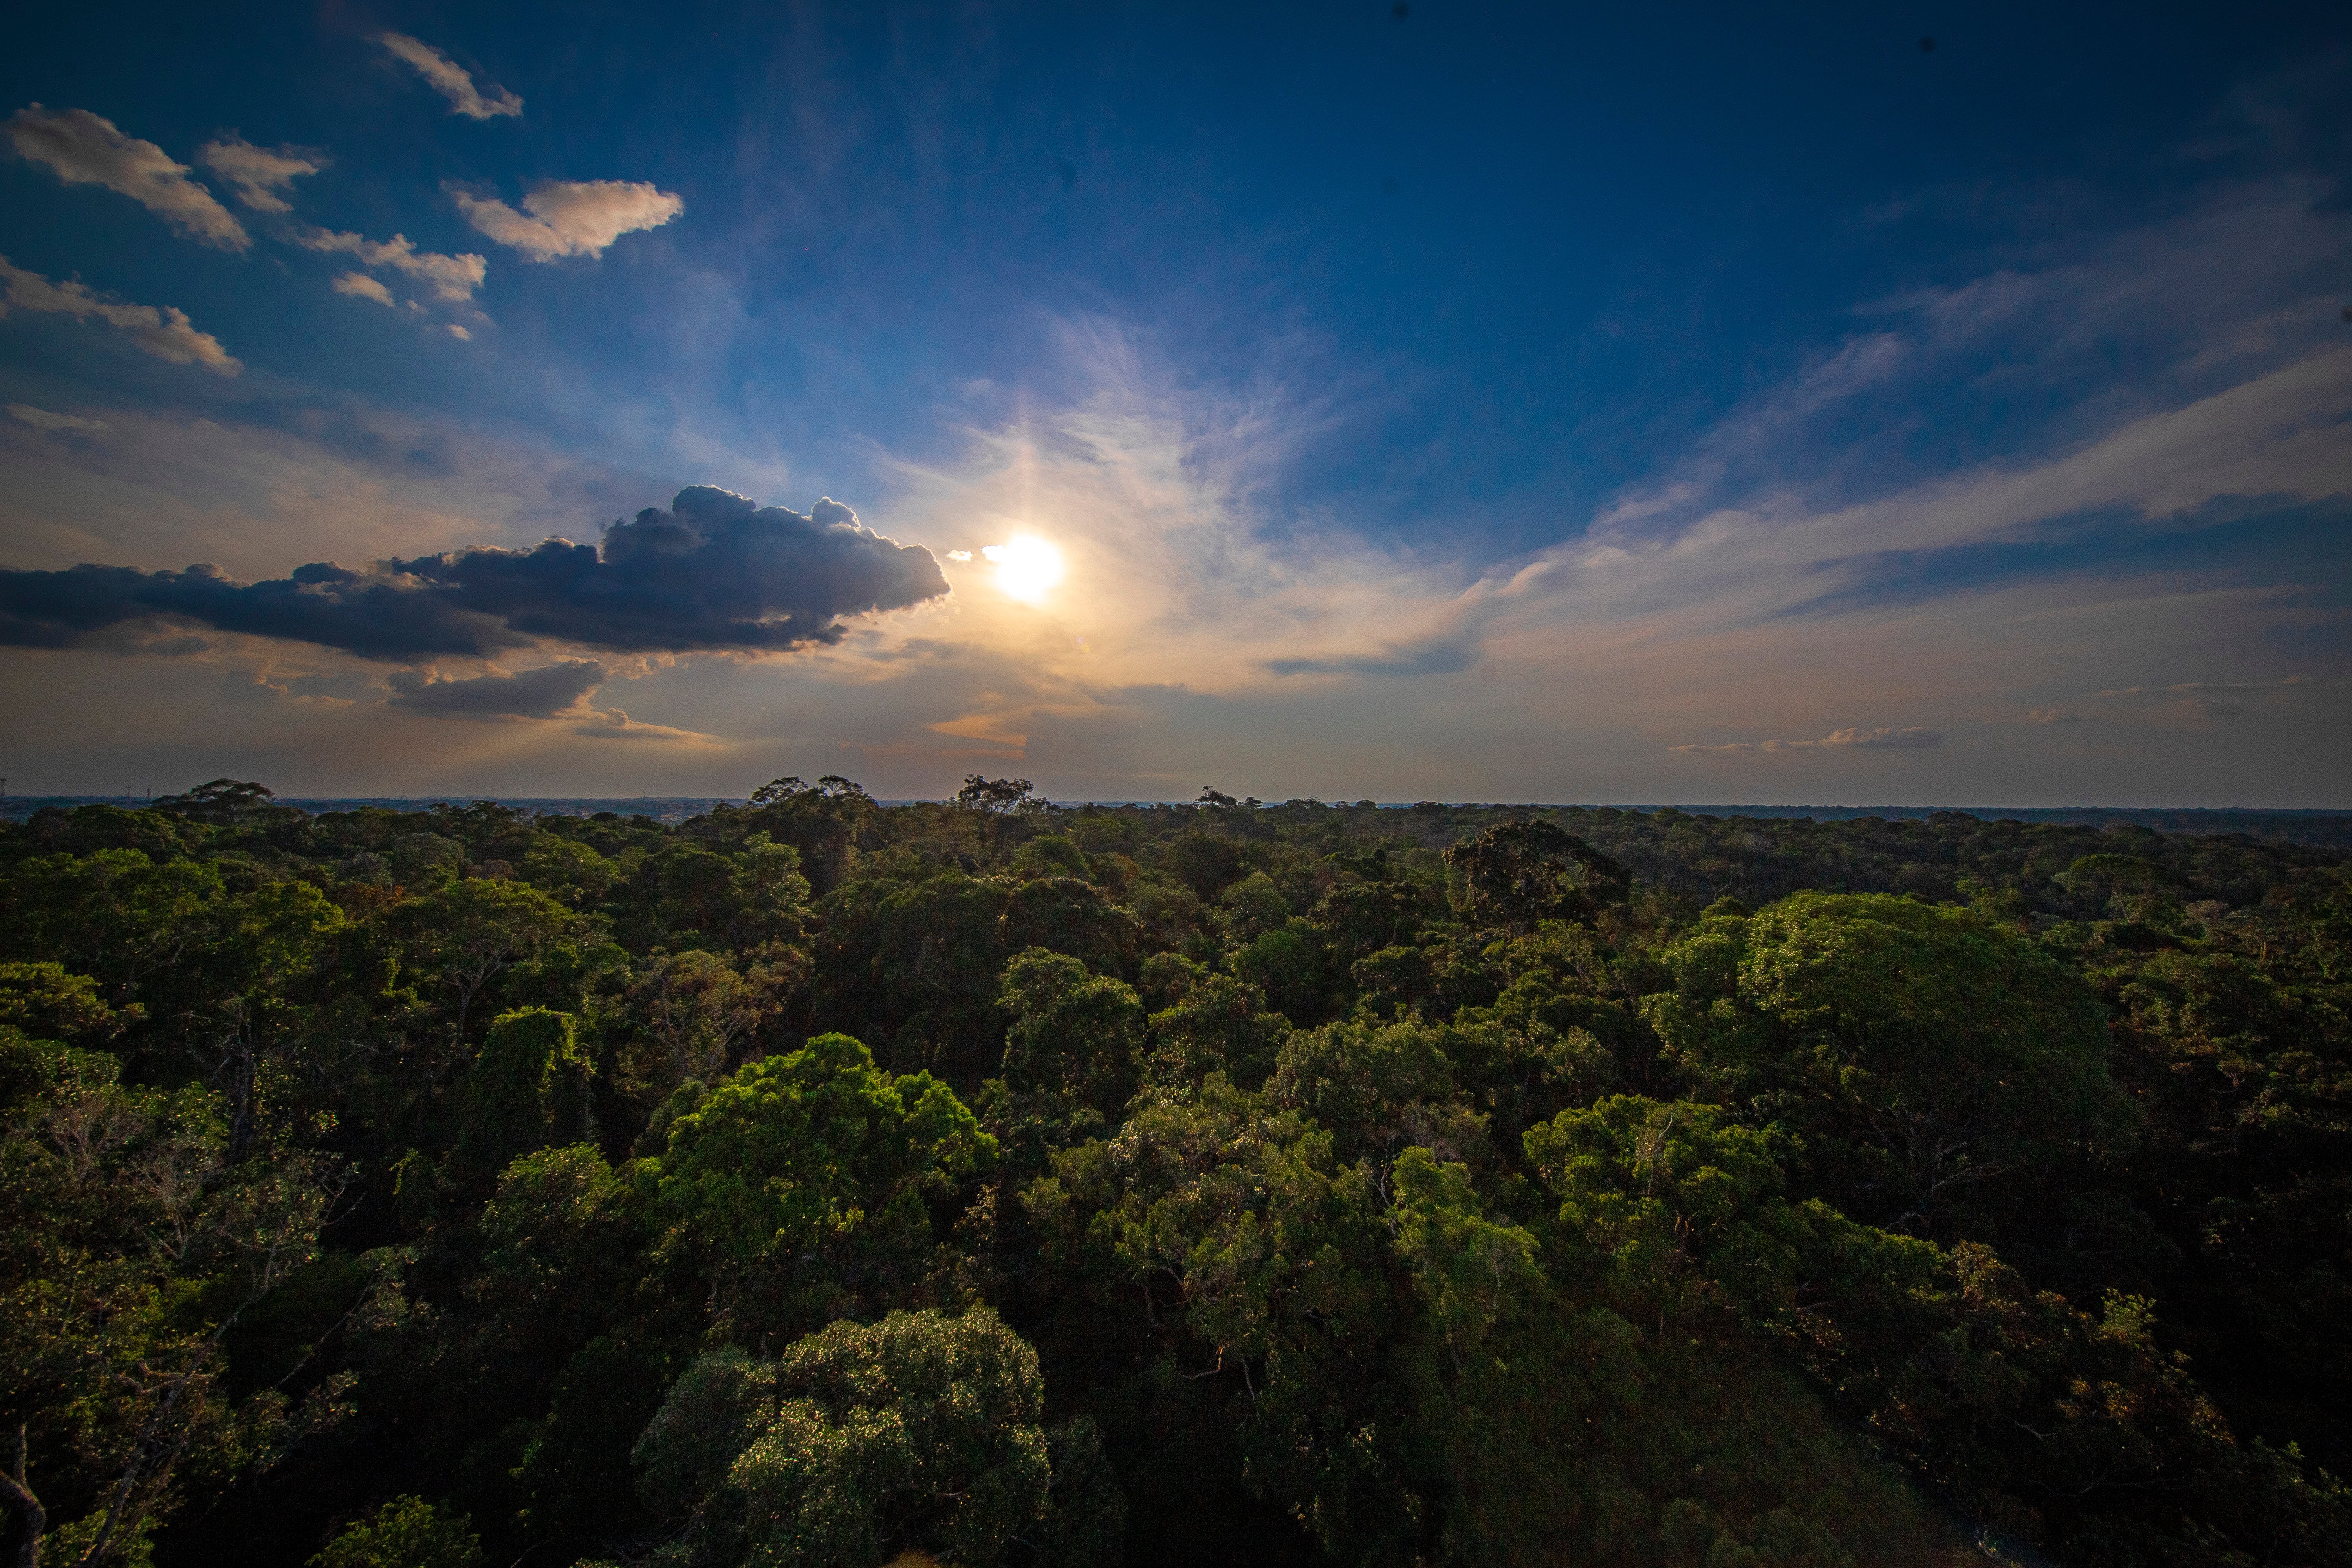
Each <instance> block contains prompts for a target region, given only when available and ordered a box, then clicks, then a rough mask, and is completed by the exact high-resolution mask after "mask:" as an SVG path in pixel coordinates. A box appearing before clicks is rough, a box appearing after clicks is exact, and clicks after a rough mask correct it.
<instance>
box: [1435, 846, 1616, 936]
mask: <svg viewBox="0 0 2352 1568" xmlns="http://www.w3.org/2000/svg"><path fill="white" fill-rule="evenodd" d="M1445 863H1446V864H1447V865H1449V866H1451V867H1453V868H1454V869H1455V870H1456V871H1458V872H1460V873H1461V875H1462V879H1463V882H1464V884H1465V888H1466V889H1467V892H1468V898H1467V900H1466V901H1465V905H1464V908H1463V911H1462V913H1463V918H1464V919H1465V920H1466V921H1469V922H1470V924H1471V925H1473V926H1475V927H1476V928H1477V929H1479V930H1480V931H1496V930H1501V931H1510V932H1511V933H1513V934H1514V935H1517V934H1518V933H1521V932H1524V931H1530V930H1533V929H1534V927H1535V924H1536V922H1537V921H1572V922H1575V923H1577V924H1580V925H1590V924H1591V923H1592V921H1593V919H1594V917H1596V916H1597V915H1599V914H1600V912H1601V910H1604V909H1607V908H1608V907H1609V906H1610V905H1612V904H1622V903H1623V902H1624V901H1625V900H1626V899H1627V897H1628V896H1629V895H1630V894H1631V893H1632V891H1633V873H1631V872H1629V871H1627V870H1626V869H1625V868H1624V867H1622V866H1620V865H1619V864H1618V863H1617V862H1616V861H1614V860H1612V859H1611V858H1609V857H1608V856H1606V855H1603V854H1601V851H1599V850H1598V849H1595V848H1593V847H1592V846H1591V845H1590V844H1587V843H1586V842H1585V841H1584V840H1583V839H1581V838H1579V837H1576V836H1575V835H1574V834H1572V833H1570V832H1568V831H1566V830H1565V829H1563V828H1560V827H1559V826H1555V825H1553V824H1551V823H1549V822H1507V823H1505V824H1503V825H1502V826H1499V827H1490V828H1488V829H1487V830H1486V832H1484V833H1482V834H1480V835H1478V837H1475V838H1471V839H1465V841H1463V842H1462V843H1459V844H1456V845H1454V847H1452V848H1450V849H1448V850H1446V852H1445Z"/></svg>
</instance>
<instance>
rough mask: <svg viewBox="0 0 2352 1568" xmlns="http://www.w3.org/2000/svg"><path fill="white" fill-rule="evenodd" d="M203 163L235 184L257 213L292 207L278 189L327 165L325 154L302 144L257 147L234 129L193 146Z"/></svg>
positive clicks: (238, 195)
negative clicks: (217, 137)
mask: <svg viewBox="0 0 2352 1568" xmlns="http://www.w3.org/2000/svg"><path fill="white" fill-rule="evenodd" d="M196 156H197V157H198V158H200V159H202V160H203V161H204V163H205V167H207V168H209V169H211V170H212V172H213V173H215V174H218V175H219V176H220V177H221V178H222V179H224V180H226V181H227V182H228V183H229V184H232V185H235V186H236V199H237V200H238V201H240V202H243V203H244V204H245V205H247V206H249V207H251V208H252V209H253V210H254V211H255V212H257V213H282V212H290V211H292V210H293V209H292V208H291V207H290V206H289V205H287V202H286V199H285V197H283V196H282V195H279V194H278V193H279V192H281V191H285V190H289V189H290V188H292V186H293V184H294V182H295V181H296V180H298V179H299V178H301V177H302V176H303V175H304V174H317V173H318V172H319V171H320V169H323V168H325V167H326V166H327V159H326V155H325V154H324V153H314V152H311V151H310V150H309V149H307V148H301V147H278V148H269V147H256V146H255V145H253V143H251V142H247V140H245V138H243V137H242V136H238V135H236V133H234V132H231V133H230V134H228V135H226V136H224V137H222V138H221V139H220V140H219V141H217V142H205V144H204V145H203V146H201V147H199V148H197V149H196Z"/></svg>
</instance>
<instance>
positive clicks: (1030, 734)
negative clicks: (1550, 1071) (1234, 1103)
mask: <svg viewBox="0 0 2352 1568" xmlns="http://www.w3.org/2000/svg"><path fill="white" fill-rule="evenodd" d="M0 82H5V90H6V93H7V101H6V102H5V104H0V116H5V117H6V118H5V121H0V132H5V136H0V258H5V259H0V305H5V315H0V464H5V474H6V478H7V481H8V482H7V483H6V484H5V486H0V692H5V702H0V774H5V775H6V776H7V778H8V779H9V781H10V788H11V789H12V790H13V791H16V792H17V793H41V794H67V793H89V794H100V793H103V794H113V793H116V792H119V791H120V790H121V789H122V788H123V787H124V786H125V785H126V784H131V785H132V786H133V787H145V786H148V785H151V784H152V786H153V787H154V788H155V789H156V790H157V791H158V792H159V793H161V792H163V791H164V790H174V789H181V788H184V787H186V786H187V785H189V784H193V783H195V782H197V781H199V780H202V779H205V778H210V777H214V776H217V775H221V774H229V775H233V776H236V777H241V778H253V779H259V780H262V781H264V782H266V783H268V784H270V785H271V786H272V787H273V788H276V789H277V790H278V791H279V792H280V793H281V794H285V795H310V796H322V795H323V796H333V795H442V794H456V795H465V794H479V795H509V796H515V795H566V796H596V795H637V794H654V795H743V794H746V793H748V791H749V790H750V789H751V788H752V787H753V786H754V785H756V784H760V783H761V782H763V781H765V780H767V779H769V778H772V777H774V776H777V775H779V774H784V773H799V774H803V775H804V776H807V777H811V778H814V777H816V776H817V775H819V774H822V773H841V774H845V775H847V776H849V777H852V778H855V779H856V780H857V781H859V782H860V783H861V784H864V785H865V786H866V788H867V789H868V790H870V791H871V792H872V793H874V794H875V795H878V796H884V797H926V798H937V797H940V796H943V795H948V794H950V793H951V792H952V791H953V789H954V787H955V784H956V782H957V781H958V780H959V779H960V778H961V777H962V776H963V775H965V774H967V773H988V774H992V775H994V774H1004V773H1017V774H1019V775H1021V776H1023V777H1025V778H1029V779H1033V780H1034V781H1035V783H1036V785H1037V787H1038V789H1039V792H1040V793H1041V794H1044V795H1048V796H1052V797H1055V798H1059V799H1100V800H1108V799H1153V798H1189V797H1190V796H1191V795H1192V793H1193V791H1194V790H1196V789H1197V788H1198V787H1199V785H1200V784H1201V783H1202V781H1203V780H1213V781H1214V782H1216V783H1217V784H1219V785H1221V786H1222V787H1223V788H1226V789H1229V790H1232V791H1234V792H1235V793H1237V794H1239V793H1247V794H1252V795H1259V796H1262V797H1264V798H1265V799H1268V800H1279V799H1282V798H1285V797H1286V796H1294V795H1315V796H1322V797H1329V798H1347V799H1354V798H1360V797H1371V798H1377V799H1381V800H1412V799H1418V798H1440V799H1451V800H1464V799H1471V800H1547V801H1730V802H1754V803H1759V804H1793V803H1802V802H1815V803H1824V804H1826V803H1874V804H1884V805H1929V804H1962V805H1967V804H1992V805H2044V804H2047V805H2073V804H2102V805H2251V806H2305V807H2309V806H2318V807H2342V806H2347V805H2352V795H2347V787H2346V784H2345V780H2346V779H2347V776H2352V771H2347V764H2352V723H2347V717H2352V637H2347V628H2352V618H2347V617H2352V572H2347V566H2352V431H2347V416H2352V203H2347V189H2346V186H2345V174H2344V171H2345V170H2346V168H2347V152H2352V52H2347V37H2346V29H2345V26H2344V23H2343V13H2342V11H2341V9H2340V8H2336V7H2321V6H2309V5H2252V6H2244V7H2233V8H2231V9H2230V10H2229V11H2228V12H2227V13H2226V14H2224V13H2221V12H2219V11H2216V10H2214V9H2212V8H2210V7H2207V8H2192V7H2176V8H2159V9H2158V10H2155V11H2150V10H2148V9H2147V8H2145V7H2136V8H2133V9H2131V10H2129V11H2126V10H2125V9H2123V8H2122V7H2120V6H2084V7H2074V8H2069V9H2067V10H2065V11H2063V12H2061V13H2058V14H2054V15H2053V13H2051V12H2050V11H2049V10H2048V9H2047V8H2044V7H2034V8H2028V7H2025V6H2022V5H2005V6H1996V7H1986V8H1972V9H1969V10H1965V11H1955V10H1951V9H1948V8H1945V7H1938V6H1915V7H1911V8H1909V9H1907V10H1906V9H1899V8H1898V9H1897V10H1895V11H1888V10H1886V9H1885V8H1883V7H1875V8H1865V7H1860V6H1838V7H1832V8H1818V9H1815V8H1809V9H1806V10H1803V11H1789V12H1774V13H1771V14H1769V15H1768V14H1766V13H1764V12H1760V11H1757V10H1754V9H1752V8H1734V7H1722V8H1719V9H1717V10H1714V11H1712V12H1709V13H1704V14H1696V15H1686V14H1682V13H1675V14H1667V13H1663V12H1660V13H1655V14H1642V15H1635V14H1630V13H1628V14H1611V15H1598V14H1596V15H1590V16H1586V15H1577V14H1573V13H1564V12H1560V11H1558V10H1552V9H1545V10H1538V9H1537V8H1535V7H1523V6H1477V5H1461V4H1447V3H1443V0H1413V3H1412V5H1410V6H1407V5H1391V4H1390V3H1389V0H1377V3H1370V4H1348V5H1293V6H1283V7H1273V8H1267V7H1245V6H1221V5H1220V6H1207V7H1184V8H1167V7H1154V8H1106V7H1079V6H1075V5H1009V6H997V7H988V8H981V9H974V8H970V7H961V6H948V5H933V6H925V5H872V6H814V5H812V6H800V7H795V8H792V9H790V10H778V9H776V8H772V7H752V6H740V5H707V6H698V5H686V6H672V7H664V8H661V9H659V10H658V11H647V10H645V9H642V8H622V7H595V6H592V7H586V8H582V7H566V8H562V9H558V8H555V7H551V6H535V7H533V6H526V7H512V8H501V9H500V10H499V12H498V13H497V14H495V15H492V14H488V13H485V12H482V11H481V10H480V9H479V8H474V7H460V6H446V5H402V6H398V7H395V8H393V9H389V10H384V9H373V10H367V11H364V12H363V11H362V10H361V9H360V8H358V7H355V6H352V5H346V4H342V3H341V0H338V3H336V4H331V5H324V6H296V5H262V6H254V7H246V8H240V9H238V10H237V11H236V13H235V14H234V15H221V16H203V15H198V14H196V13H194V12H191V11H190V10H189V9H188V8H186V7H184V6H178V7H169V8H166V7H162V6H147V7H136V6H134V7H132V8H131V10H130V11H129V12H121V11H109V12H105V13H94V12H93V13H81V12H76V11H71V10H68V9H60V8H52V9H51V10H49V11H47V12H45V13H42V14H40V15H37V16H30V17H28V18H26V19H25V20H23V21H21V22H20V23H19V25H18V27H17V29H16V47H13V48H12V49H11V50H10V51H9V53H8V56H7V58H5V61H0ZM551 540H557V541H562V542H561V543H550V542H548V541H551Z"/></svg>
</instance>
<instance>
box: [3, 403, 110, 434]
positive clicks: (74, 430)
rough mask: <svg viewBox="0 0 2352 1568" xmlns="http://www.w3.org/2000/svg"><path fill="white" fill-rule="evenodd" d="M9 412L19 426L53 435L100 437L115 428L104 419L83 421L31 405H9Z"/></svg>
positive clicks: (69, 415)
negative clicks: (60, 432) (57, 433)
mask: <svg viewBox="0 0 2352 1568" xmlns="http://www.w3.org/2000/svg"><path fill="white" fill-rule="evenodd" d="M7 411H8V416H9V417H10V418H12V419H14V420H16V422H17V423H18V424H21V425H30V426H32V427H33V428H34V429H36V430H42V431H47V432H51V433H56V432H59V431H63V432H66V433H68V434H73V435H89V436H98V435H103V434H104V433H105V432H107V431H109V430H111V429H113V428H114V426H111V425H109V424H108V423H107V422H106V421H105V420H103V419H82V418H79V417H77V416H74V415H71V414H52V413H50V412H49V411H48V410H47V409H46V408H36V407H34V406H33V405H31V404H29V403H11V404H9V405H7Z"/></svg>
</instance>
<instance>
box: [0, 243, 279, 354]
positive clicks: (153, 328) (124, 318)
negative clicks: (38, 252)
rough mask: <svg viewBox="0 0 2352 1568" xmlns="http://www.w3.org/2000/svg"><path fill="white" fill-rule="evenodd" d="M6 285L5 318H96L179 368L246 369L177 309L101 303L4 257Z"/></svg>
mask: <svg viewBox="0 0 2352 1568" xmlns="http://www.w3.org/2000/svg"><path fill="white" fill-rule="evenodd" d="M0 283H5V284H6V285H7V289H8V293H7V304H6V306H5V307H0V315H5V313H6V310H7V309H8V308H14V309H16V310H42V311H50V312H55V313H57V314H59V315H67V316H71V317H73V318H74V319H76V320H77V321H88V320H90V319H92V318H95V319H97V320H98V321H104V322H105V323H106V324H107V325H108V326H110V327H113V328H115V329H117V330H118V331H122V332H125V333H128V334H129V335H130V338H131V342H134V343H137V344H138V345H139V346H140V347H141V348H142V349H145V350H146V351H147V352H148V353H151V354H153V355H154V356H155V357H156V358H157V359H166V360H170V361H171V362H172V363H173V364H200V365H203V366H204V367H205V369H206V370H210V371H217V372H218V373H219V374H222V375H235V374H236V373H237V372H239V371H241V370H243V369H244V368H245V366H244V365H243V364H242V363H239V362H238V361H237V360H236V358H235V357H234V356H232V355H231V354H230V353H228V352H227V351H226V349H223V348H222V347H221V345H220V340H219V339H218V338H215V337H214V336H213V335H212V334H211V333H210V332H200V331H196V330H195V328H194V327H193V326H191V325H189V324H188V316H187V312H186V311H184V310H178V309H176V308H175V307H173V306H170V305H165V306H163V307H161V308H160V309H159V308H157V307H156V306H153V305H125V304H121V303H119V302H117V301H115V300H104V299H100V297H99V296H98V295H97V294H95V293H93V292H91V291H90V289H89V287H88V286H87V285H85V284H81V283H78V282H74V281H72V280H70V279H68V281H66V282H63V283H52V282H50V281H49V280H48V279H46V278H44V277H42V276H41V275H40V274H39V273H37V272H27V271H26V270H25V269H24V268H21V267H15V266H11V265H10V264H9V261H8V258H6V257H5V256H0Z"/></svg>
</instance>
